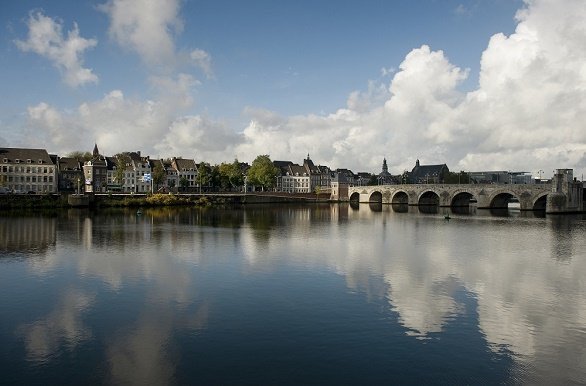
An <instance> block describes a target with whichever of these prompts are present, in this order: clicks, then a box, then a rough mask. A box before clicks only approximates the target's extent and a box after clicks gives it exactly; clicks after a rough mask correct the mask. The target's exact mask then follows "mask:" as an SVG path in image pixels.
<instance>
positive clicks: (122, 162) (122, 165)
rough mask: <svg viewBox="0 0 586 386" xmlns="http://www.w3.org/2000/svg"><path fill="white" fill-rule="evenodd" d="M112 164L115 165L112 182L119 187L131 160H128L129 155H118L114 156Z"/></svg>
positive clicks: (122, 183) (122, 182)
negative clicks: (114, 181)
mask: <svg viewBox="0 0 586 386" xmlns="http://www.w3.org/2000/svg"><path fill="white" fill-rule="evenodd" d="M114 162H115V163H116V170H115V171H114V180H116V183H117V184H119V185H120V186H122V185H124V174H125V173H126V168H127V167H128V166H130V164H131V162H132V159H131V158H130V154H129V153H127V152H125V153H118V154H115V155H114Z"/></svg>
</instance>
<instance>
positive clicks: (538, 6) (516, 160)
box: [29, 0, 586, 176]
mask: <svg viewBox="0 0 586 386" xmlns="http://www.w3.org/2000/svg"><path fill="white" fill-rule="evenodd" d="M118 3H119V1H111V2H110V3H109V5H110V7H113V4H118ZM120 4H126V3H125V2H123V1H122V2H120ZM136 12H138V11H136ZM162 13H163V14H165V13H166V14H171V15H174V16H173V17H172V18H163V19H165V20H168V21H167V23H171V24H172V23H174V20H175V19H176V12H170V13H169V12H162ZM517 20H518V26H517V28H516V30H515V32H514V33H513V34H511V35H510V36H505V35H503V34H495V35H494V36H493V37H492V38H491V39H490V41H489V42H488V43H487V48H486V50H485V51H484V53H483V55H482V58H481V62H480V63H481V69H480V74H479V83H478V87H477V88H476V89H475V90H473V91H471V92H468V93H464V92H461V91H459V87H460V85H461V83H462V82H463V81H464V80H465V79H466V78H467V77H468V75H469V74H468V70H466V69H462V68H459V67H458V66H456V65H454V64H452V63H451V62H450V61H449V59H448V57H447V56H446V55H445V54H444V52H442V51H439V50H432V49H431V48H430V47H428V46H426V45H423V46H421V47H419V48H416V49H414V50H412V51H411V52H409V53H408V54H407V55H406V57H405V59H404V60H403V62H402V63H401V64H400V65H399V66H398V70H397V71H396V72H394V75H393V77H392V79H391V80H390V82H389V83H388V84H383V83H379V82H370V83H369V85H368V89H367V90H366V91H356V92H353V93H351V94H350V95H349V96H348V99H347V106H345V107H344V108H340V109H338V110H337V111H335V112H333V113H331V114H327V115H326V114H324V115H300V116H291V117H285V116H280V115H279V114H277V113H275V112H271V111H267V110H263V109H260V108H246V109H244V114H245V115H247V116H248V117H249V118H250V124H249V125H248V126H246V127H244V128H242V127H238V128H230V127H228V125H227V124H226V123H224V122H222V121H221V120H220V121H215V120H214V119H212V118H209V117H206V116H205V115H195V114H189V115H187V116H185V112H184V111H183V110H184V109H185V108H186V107H190V106H192V105H193V99H192V97H191V90H192V89H193V88H194V87H195V86H197V84H198V82H197V80H195V79H194V78H193V77H191V76H190V75H186V74H180V75H178V76H176V77H170V76H160V77H152V78H151V84H152V86H153V87H154V88H155V89H156V90H157V91H158V93H159V97H158V100H156V101H154V100H153V101H149V100H146V101H140V100H128V99H126V98H124V96H123V95H122V93H121V92H113V93H111V94H109V95H108V96H106V97H105V98H104V99H102V100H99V101H95V102H90V103H85V104H83V105H82V106H81V107H80V109H79V111H78V112H77V113H71V114H66V113H64V112H58V111H56V110H55V109H53V108H51V107H50V106H48V105H47V104H44V105H43V104H41V105H39V106H37V107H36V108H32V109H31V110H30V111H29V113H30V116H31V119H33V120H34V122H35V123H36V124H37V125H39V126H40V127H44V128H47V129H50V130H55V133H56V134H57V131H56V130H57V129H56V128H57V127H58V126H60V125H61V124H62V125H63V126H66V129H65V130H64V131H65V133H63V132H62V133H60V136H59V135H57V136H56V137H55V138H52V136H51V138H47V141H48V142H47V143H48V144H54V145H55V147H56V149H55V150H54V151H59V150H60V149H61V148H63V145H64V144H67V143H73V144H77V145H78V146H79V143H80V141H79V138H84V137H88V136H91V137H92V138H88V140H87V142H88V145H87V147H91V145H92V144H93V141H94V140H97V141H98V143H99V145H100V148H101V149H104V150H105V151H108V152H110V153H115V152H117V151H121V150H128V149H137V150H138V149H142V150H143V151H144V152H145V153H148V152H153V154H159V155H161V156H172V155H185V156H193V155H194V154H195V155H198V157H199V156H200V155H201V157H202V158H201V159H204V160H206V161H210V162H220V161H223V160H231V159H233V158H234V156H237V157H238V158H239V159H241V160H243V161H252V160H253V159H254V158H255V157H256V155H258V154H270V155H271V157H272V158H273V159H288V160H292V161H294V162H300V161H301V160H302V159H303V157H304V156H305V155H306V154H307V153H310V154H311V156H312V158H313V159H314V161H315V162H317V163H321V164H327V165H329V166H331V167H334V168H336V167H348V168H352V169H354V170H356V171H359V170H360V171H363V170H366V171H378V170H380V165H381V161H382V158H383V157H386V158H387V161H388V163H389V168H390V170H391V172H393V173H399V172H401V171H403V170H404V169H411V168H412V167H413V164H414V163H415V159H417V158H419V159H420V160H421V161H422V162H423V163H442V162H446V163H447V164H448V166H449V167H450V168H451V169H452V170H459V169H463V170H486V169H492V170H494V169H498V170H523V171H529V172H536V171H537V170H540V169H541V170H544V171H545V172H546V173H545V175H546V176H547V174H548V173H549V171H552V170H553V169H554V168H559V167H563V168H575V169H576V170H575V174H576V175H581V174H582V173H584V171H586V170H585V166H584V164H585V163H586V162H584V154H585V153H586V130H584V126H583V122H586V66H585V65H584V63H586V52H585V51H584V50H583V45H584V44H583V42H584V41H586V29H584V28H583V27H582V25H583V23H581V22H580V21H585V20H586V8H585V7H583V3H582V1H581V0H566V1H564V2H559V1H553V0H535V1H531V2H528V3H527V5H526V8H525V9H523V10H522V11H520V12H519V13H518V14H517ZM155 24H156V25H161V23H155ZM165 31H166V29H165ZM163 32H164V31H163ZM165 33H168V32H165ZM168 36H170V35H168ZM196 57H199V58H200V59H202V60H203V59H205V58H208V56H207V55H205V53H203V52H201V53H199V54H198V55H196ZM203 62H204V63H205V60H204V61H203ZM59 117H61V118H59ZM59 119H61V120H62V121H61V122H62V123H59V122H60V121H59ZM70 131H71V132H70ZM79 132H82V133H83V136H81V135H79V134H77V133H79ZM48 137H49V136H48ZM47 146H48V147H49V148H51V146H49V145H47ZM155 152H156V153H155Z"/></svg>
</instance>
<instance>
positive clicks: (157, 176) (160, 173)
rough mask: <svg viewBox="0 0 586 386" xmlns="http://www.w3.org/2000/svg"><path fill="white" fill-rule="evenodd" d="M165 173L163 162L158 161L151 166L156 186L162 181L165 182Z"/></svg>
mask: <svg viewBox="0 0 586 386" xmlns="http://www.w3.org/2000/svg"><path fill="white" fill-rule="evenodd" d="M166 176H167V173H165V168H164V167H163V164H162V163H161V162H160V161H158V162H157V163H156V164H155V167H154V168H153V183H154V184H155V186H156V187H157V188H158V187H159V185H161V184H162V183H163V182H165V177H166Z"/></svg>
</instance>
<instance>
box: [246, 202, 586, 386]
mask: <svg viewBox="0 0 586 386" xmlns="http://www.w3.org/2000/svg"><path fill="white" fill-rule="evenodd" d="M265 215H267V216H274V217H275V218H274V219H273V222H272V223H273V224H274V226H273V228H274V229H273V231H271V232H270V233H269V234H268V236H267V238H266V239H263V240H262V241H260V240H257V239H256V238H255V237H253V234H252V233H253V232H254V230H248V229H246V228H244V229H243V230H242V248H243V249H244V258H245V260H246V262H247V263H248V264H249V266H254V271H255V272H258V271H259V270H267V269H271V268H272V267H274V266H276V265H277V264H279V263H280V262H279V258H280V257H283V256H284V257H286V258H287V259H288V260H289V262H290V263H291V264H293V265H295V266H300V267H303V269H307V270H311V271H314V270H320V269H323V267H324V266H325V267H327V269H328V270H330V271H332V272H336V273H338V274H340V275H343V276H344V277H345V279H346V282H347V286H348V288H350V289H352V290H360V291H361V292H363V293H365V294H366V295H367V296H369V297H370V296H376V297H379V298H383V297H386V298H387V299H388V301H389V306H390V308H391V309H392V310H393V311H396V312H397V314H398V319H399V322H400V323H401V324H402V325H403V326H404V327H405V328H407V329H408V332H407V333H408V334H409V335H415V336H417V337H426V336H428V335H429V334H431V333H435V332H441V331H443V330H444V329H445V327H446V325H447V324H448V323H450V321H451V320H453V319H454V317H457V316H458V315H462V314H464V313H465V314H466V316H467V317H468V316H469V317H470V318H475V312H477V313H478V330H479V333H480V334H482V335H483V336H484V338H485V339H486V342H487V344H488V347H489V348H490V349H491V350H493V351H494V352H503V351H506V352H511V353H512V355H513V356H514V357H515V360H516V361H517V362H518V363H519V364H520V366H519V369H520V370H518V371H523V370H522V369H542V370H540V371H538V372H537V371H536V374H535V375H530V376H528V375H527V374H522V375H520V376H521V377H522V378H520V379H529V380H531V379H533V378H531V377H533V376H536V377H537V378H535V379H536V380H538V381H541V382H540V383H543V380H550V381H551V382H550V383H556V380H557V381H558V382H559V380H560V379H568V375H569V379H583V376H584V374H583V373H580V371H581V370H580V369H581V368H582V364H583V363H584V359H585V358H586V335H584V333H583V332H584V331H586V298H585V297H584V296H583V293H584V288H583V283H584V280H583V272H586V259H581V258H577V257H578V256H577V251H580V250H582V249H583V248H585V247H586V245H585V244H584V241H583V239H582V238H580V234H581V233H580V232H583V230H584V229H583V228H584V227H583V226H581V225H580V224H578V225H576V223H573V226H572V227H569V226H560V225H559V224H558V222H559V220H557V219H547V220H540V219H538V220H535V219H523V218H517V219H515V220H514V221H515V222H516V223H521V224H520V225H519V227H521V228H514V224H511V223H510V222H509V221H508V220H501V219H496V218H487V217H471V218H468V219H466V220H465V221H462V222H459V223H458V222H452V223H450V225H449V227H448V226H444V223H443V222H442V223H441V224H442V226H440V227H438V223H437V222H434V220H433V219H432V218H429V217H426V216H420V215H418V214H410V215H408V216H407V215H402V214H397V213H394V212H392V208H390V207H387V206H383V209H382V212H373V211H371V210H369V209H368V206H365V205H361V206H360V209H359V210H351V211H348V224H349V225H348V226H340V224H339V223H338V222H337V221H336V219H337V217H336V212H335V211H331V213H330V214H329V217H328V216H324V217H323V218H316V217H315V210H313V209H309V208H300V209H295V210H289V211H287V212H286V213H284V211H282V212H278V213H265ZM322 220H323V221H324V222H325V223H326V225H324V223H323V222H321V221H322ZM544 221H546V223H545V224H544ZM281 223H283V224H286V226H285V227H281V226H280V225H281ZM576 227H577V228H576ZM515 229H522V236H523V237H519V235H520V232H518V231H512V230H515ZM373 230H374V232H373ZM464 235H466V237H467V238H468V239H467V240H466V241H464V240H463V239H462V237H463V236H464ZM551 246H555V248H554V247H551ZM324 249H327V251H324ZM291 251H295V252H291ZM537 251H539V253H537ZM560 257H563V258H560ZM381 282H382V283H381ZM373 289H374V290H373ZM457 293H458V294H465V296H466V298H470V299H474V300H473V301H471V303H470V304H474V305H476V307H477V308H476V309H475V310H468V309H466V307H468V306H469V303H468V302H467V301H466V302H463V300H461V298H460V297H459V296H456V294H457ZM468 314H470V315H468ZM560 369H565V370H564V371H565V372H566V374H562V373H561V372H560V371H561V370H560ZM515 371H517V370H515ZM572 372H573V373H572ZM529 383H531V382H529Z"/></svg>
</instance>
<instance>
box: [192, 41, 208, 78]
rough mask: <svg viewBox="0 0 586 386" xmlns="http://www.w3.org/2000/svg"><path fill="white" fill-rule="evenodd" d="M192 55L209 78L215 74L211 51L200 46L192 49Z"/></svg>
mask: <svg viewBox="0 0 586 386" xmlns="http://www.w3.org/2000/svg"><path fill="white" fill-rule="evenodd" d="M190 56H191V59H192V60H193V63H194V64H195V65H196V66H197V67H199V68H200V69H201V70H202V71H203V73H204V74H205V75H206V76H207V77H208V78H212V77H213V76H214V72H213V71H212V57H211V56H210V54H209V53H207V52H206V51H204V50H202V49H199V48H198V49H195V50H193V51H191V54H190Z"/></svg>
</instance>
